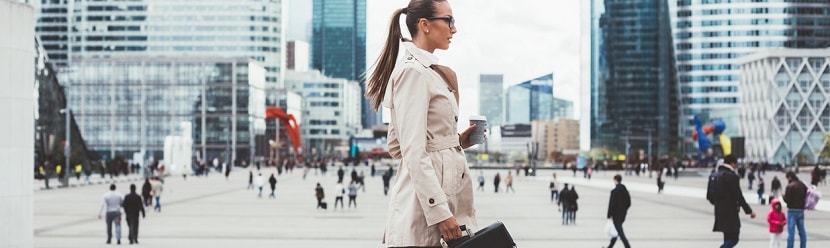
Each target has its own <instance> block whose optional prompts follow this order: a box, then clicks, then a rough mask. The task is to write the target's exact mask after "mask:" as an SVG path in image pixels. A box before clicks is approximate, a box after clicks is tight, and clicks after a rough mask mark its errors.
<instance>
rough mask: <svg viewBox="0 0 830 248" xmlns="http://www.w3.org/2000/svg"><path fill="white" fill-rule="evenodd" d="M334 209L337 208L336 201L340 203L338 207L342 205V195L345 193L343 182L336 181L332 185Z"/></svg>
mask: <svg viewBox="0 0 830 248" xmlns="http://www.w3.org/2000/svg"><path fill="white" fill-rule="evenodd" d="M334 194H335V195H334V210H337V203H340V208H342V209H346V208H345V207H343V196H344V195H346V188H344V187H343V182H338V183H337V184H336V185H334Z"/></svg>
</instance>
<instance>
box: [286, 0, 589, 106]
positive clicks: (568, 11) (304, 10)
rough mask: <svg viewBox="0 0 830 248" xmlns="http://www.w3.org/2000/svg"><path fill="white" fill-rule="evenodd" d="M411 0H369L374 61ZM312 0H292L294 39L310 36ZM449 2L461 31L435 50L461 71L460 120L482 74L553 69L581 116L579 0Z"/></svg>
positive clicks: (515, 77) (517, 76)
mask: <svg viewBox="0 0 830 248" xmlns="http://www.w3.org/2000/svg"><path fill="white" fill-rule="evenodd" d="M408 2H409V1H407V0H367V14H366V15H367V16H366V19H367V20H366V23H367V25H366V29H367V34H366V36H367V44H366V51H367V55H366V59H367V62H369V63H373V62H374V61H375V60H376V59H377V56H378V54H379V53H380V50H381V49H382V47H383V42H384V41H385V37H386V35H387V34H386V30H387V25H388V23H389V18H390V17H391V15H392V12H393V11H394V10H395V9H397V8H402V7H405V6H406V4H407V3H408ZM311 3H312V1H311V0H291V2H290V3H289V4H290V6H289V16H290V17H289V18H290V19H289V24H288V25H289V26H288V39H289V40H306V41H309V39H310V34H309V32H310V22H311ZM450 4H451V6H452V8H453V13H454V15H455V18H456V27H457V28H458V33H456V34H455V35H454V36H453V42H452V44H451V45H450V49H449V50H447V51H442V50H436V55H437V56H438V57H439V58H440V63H441V64H444V65H447V66H450V67H451V68H453V69H454V70H455V71H456V73H457V74H458V79H459V84H460V88H461V89H460V91H461V92H460V93H461V100H462V102H461V106H460V111H461V113H460V114H461V116H460V118H459V119H461V120H459V123H466V122H467V121H466V119H467V117H468V116H469V115H475V114H478V113H479V111H478V79H479V75H480V74H504V80H505V82H504V83H505V87H508V86H511V85H515V84H518V83H521V82H523V81H527V80H530V79H533V78H536V77H538V76H541V75H545V74H548V73H551V72H553V73H554V95H555V96H556V97H559V98H563V99H567V100H571V101H574V117H573V118H576V119H578V118H579V117H580V112H581V111H580V106H581V104H580V87H579V85H580V82H579V80H580V42H581V41H580V18H581V17H580V12H581V11H580V1H550V0H510V1H506V0H475V1H473V0H466V1H465V0H456V1H452V0H451V1H450ZM404 32H406V31H404ZM586 45H587V44H586ZM585 87H588V84H587V82H586V84H585ZM586 100H587V99H586ZM584 104H588V103H587V102H586V103H584ZM462 120H463V122H462Z"/></svg>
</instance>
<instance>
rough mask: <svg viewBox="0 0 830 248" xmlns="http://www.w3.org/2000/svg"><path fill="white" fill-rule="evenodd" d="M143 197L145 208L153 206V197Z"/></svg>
mask: <svg viewBox="0 0 830 248" xmlns="http://www.w3.org/2000/svg"><path fill="white" fill-rule="evenodd" d="M141 197H142V198H144V206H145V207H149V206H150V205H153V196H151V195H143V196H141Z"/></svg>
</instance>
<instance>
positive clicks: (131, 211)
mask: <svg viewBox="0 0 830 248" xmlns="http://www.w3.org/2000/svg"><path fill="white" fill-rule="evenodd" d="M123 207H124V215H126V217H127V227H129V228H130V232H129V235H127V238H128V239H129V240H130V244H138V213H139V212H140V213H141V218H144V217H147V214H146V213H145V212H144V202H143V201H142V200H141V196H139V195H138V194H136V193H135V184H130V194H128V195H127V196H125V197H124V203H123Z"/></svg>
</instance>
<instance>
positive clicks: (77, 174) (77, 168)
mask: <svg viewBox="0 0 830 248" xmlns="http://www.w3.org/2000/svg"><path fill="white" fill-rule="evenodd" d="M816 168H818V166H816ZM81 171H83V167H82V166H81V164H76V165H75V180H77V181H78V184H81Z"/></svg>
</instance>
